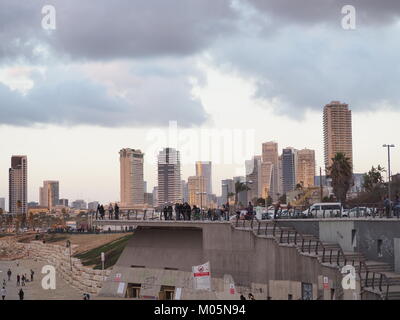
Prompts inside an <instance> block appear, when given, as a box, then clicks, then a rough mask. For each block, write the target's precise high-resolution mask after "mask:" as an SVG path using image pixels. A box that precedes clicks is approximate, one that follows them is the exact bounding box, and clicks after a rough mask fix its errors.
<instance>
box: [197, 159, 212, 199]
mask: <svg viewBox="0 0 400 320" xmlns="http://www.w3.org/2000/svg"><path fill="white" fill-rule="evenodd" d="M196 176H198V177H200V176H201V177H204V181H205V188H206V190H205V192H207V194H212V163H211V161H197V162H196Z"/></svg>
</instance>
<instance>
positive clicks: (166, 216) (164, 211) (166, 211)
mask: <svg viewBox="0 0 400 320" xmlns="http://www.w3.org/2000/svg"><path fill="white" fill-rule="evenodd" d="M163 213H164V220H168V208H167V206H164V209H163Z"/></svg>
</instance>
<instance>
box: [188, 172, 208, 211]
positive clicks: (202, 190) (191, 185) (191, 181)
mask: <svg viewBox="0 0 400 320" xmlns="http://www.w3.org/2000/svg"><path fill="white" fill-rule="evenodd" d="M206 182H207V180H206V178H205V177H203V176H193V177H189V178H188V183H187V184H188V192H189V204H190V205H191V206H193V205H196V206H197V207H201V208H207V207H208V195H207V192H206V189H207V184H206Z"/></svg>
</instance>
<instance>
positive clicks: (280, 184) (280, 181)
mask: <svg viewBox="0 0 400 320" xmlns="http://www.w3.org/2000/svg"><path fill="white" fill-rule="evenodd" d="M278 173H279V186H278V193H279V195H282V194H284V192H283V161H282V155H280V156H279V157H278Z"/></svg>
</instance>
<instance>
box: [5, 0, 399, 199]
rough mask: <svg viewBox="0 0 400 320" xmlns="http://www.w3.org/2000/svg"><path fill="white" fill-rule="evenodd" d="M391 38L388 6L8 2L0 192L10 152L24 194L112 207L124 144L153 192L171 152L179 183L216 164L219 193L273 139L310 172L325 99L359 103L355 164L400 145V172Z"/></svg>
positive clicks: (392, 18)
mask: <svg viewBox="0 0 400 320" xmlns="http://www.w3.org/2000/svg"><path fill="white" fill-rule="evenodd" d="M46 5H50V6H52V8H53V9H54V15H51V14H52V13H53V11H47V9H46V7H45V6H46ZM345 5H351V6H352V8H353V9H354V11H348V10H349V9H346V8H345V9H346V10H344V9H343V6H345ZM44 7H45V8H44ZM353 9H352V10H353ZM342 10H344V11H343V12H342ZM353 13H354V15H353ZM53 18H55V19H53ZM54 21H55V24H54V25H52V24H51V23H52V22H54ZM46 23H47V24H46ZM48 26H55V28H51V27H50V28H49V27H48ZM399 35H400V2H399V1H397V0H386V1H374V0H350V1H341V0H339V1H337V0H335V1H334V0H324V1H320V0H303V1H300V0H299V1H289V0H219V1H212V0H191V1H182V0H169V1H165V0H148V1H138V0H133V1H132V0H116V1H113V3H112V4H111V3H110V2H109V1H106V0H96V1H94V0H80V1H77V0H70V1H62V0H46V1H42V0H32V1H22V0H1V1H0V198H1V197H5V198H7V197H8V168H9V166H10V158H11V156H12V155H17V154H24V155H27V156H28V168H29V169H28V170H29V174H28V180H29V185H28V197H29V200H30V201H37V200H38V197H39V194H38V193H39V192H38V190H39V186H40V185H41V184H42V182H43V180H59V181H60V196H61V197H62V198H68V199H70V200H75V199H85V200H87V201H94V200H99V201H101V202H108V201H118V200H119V156H118V152H119V150H120V149H122V148H134V149H141V150H142V151H143V152H144V153H145V166H144V174H145V180H146V181H148V190H147V191H148V192H151V191H152V188H153V186H154V185H156V178H157V175H156V158H155V156H156V154H157V152H158V151H159V150H160V149H161V148H163V147H165V146H170V147H177V148H178V149H179V150H180V151H181V158H182V178H183V179H187V177H188V176H191V175H194V174H195V167H194V162H195V161H196V160H211V161H213V191H214V192H215V193H217V194H220V193H221V190H220V189H221V186H220V185H221V179H225V178H231V177H232V176H238V175H244V173H245V169H244V161H245V160H248V159H251V157H252V156H253V155H257V154H260V153H261V144H262V143H263V142H266V141H276V142H278V144H279V149H280V150H281V149H282V148H284V147H288V146H290V147H294V148H297V149H301V148H305V147H306V148H310V149H315V150H316V158H317V168H319V167H320V166H323V133H322V110H323V106H324V105H325V104H327V103H329V102H331V101H333V100H338V101H342V102H345V103H348V104H349V107H350V109H351V110H352V114H353V154H354V171H355V172H366V171H368V170H369V169H370V168H371V166H372V165H374V166H376V165H378V164H381V165H383V166H385V167H386V166H387V154H386V151H385V149H384V148H382V144H384V143H393V144H395V145H396V146H397V147H396V148H394V149H393V150H392V172H393V173H396V172H399V171H400V165H399V160H400V156H399V152H400V150H399V148H400V141H399V140H400V138H399V137H400V135H399V134H398V133H397V130H396V129H397V127H398V124H399V123H400V107H399V100H400V90H398V88H397V87H398V83H399V74H400V73H399V71H400V62H399V59H398V56H399V49H400V43H399V42H398V41H395V39H397V38H398V36H399Z"/></svg>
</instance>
